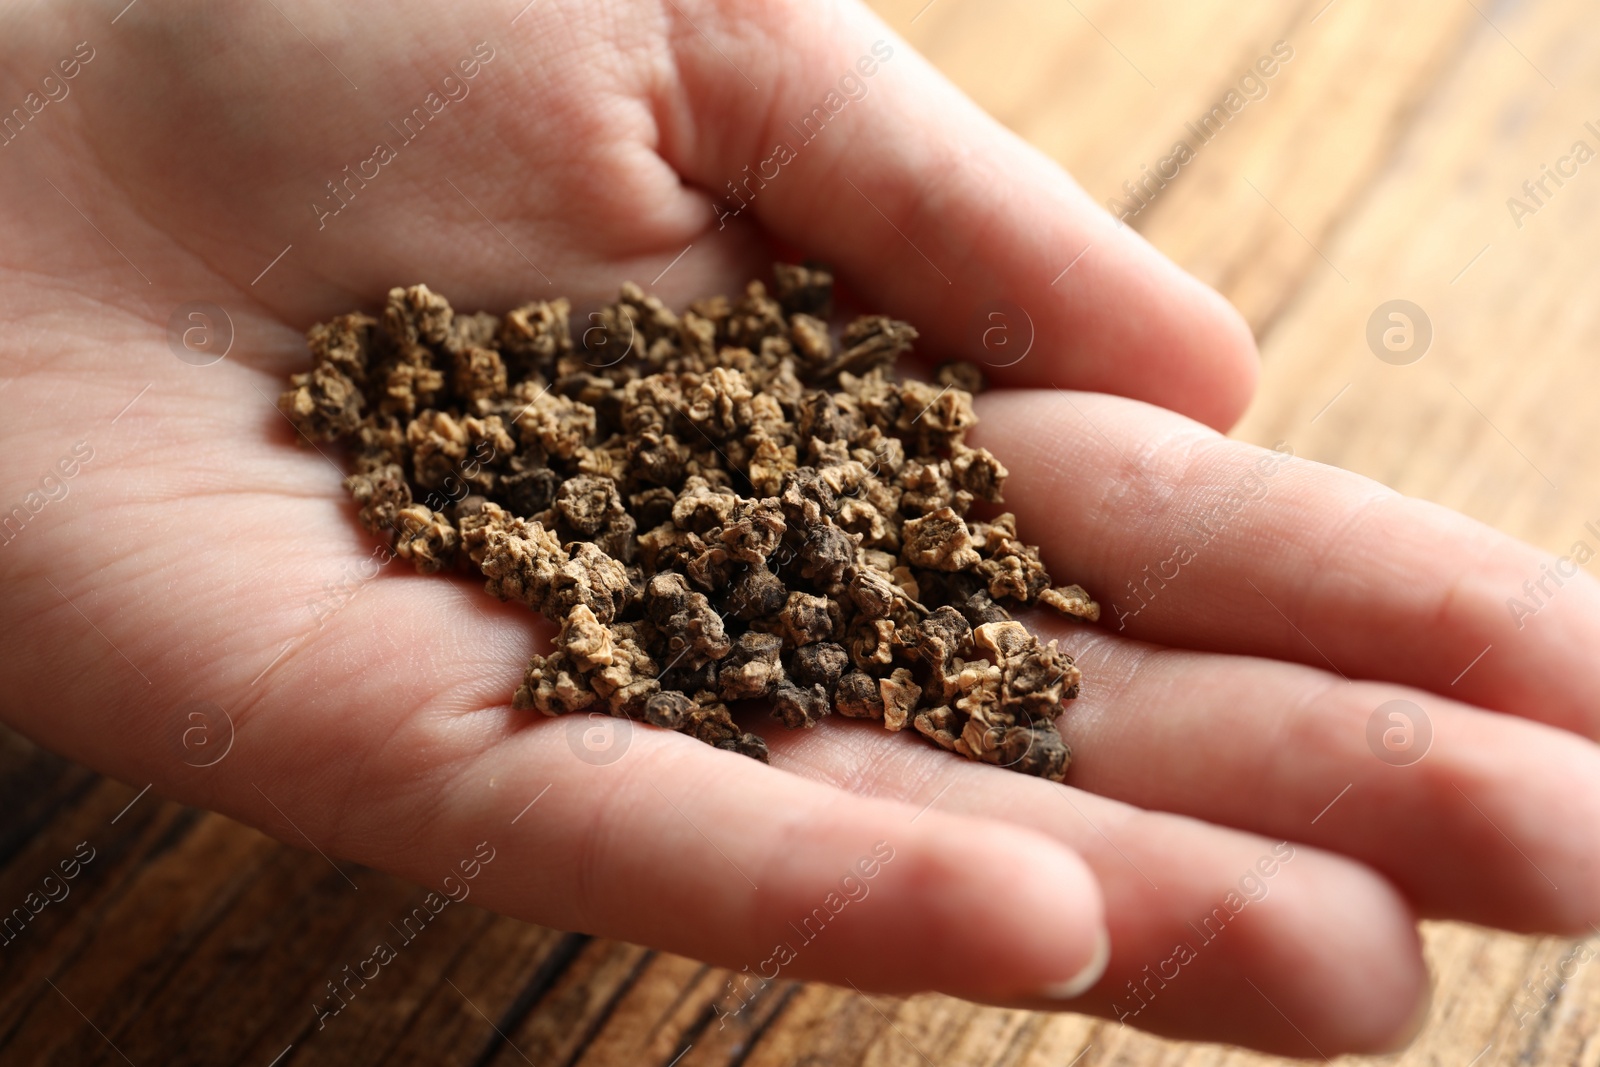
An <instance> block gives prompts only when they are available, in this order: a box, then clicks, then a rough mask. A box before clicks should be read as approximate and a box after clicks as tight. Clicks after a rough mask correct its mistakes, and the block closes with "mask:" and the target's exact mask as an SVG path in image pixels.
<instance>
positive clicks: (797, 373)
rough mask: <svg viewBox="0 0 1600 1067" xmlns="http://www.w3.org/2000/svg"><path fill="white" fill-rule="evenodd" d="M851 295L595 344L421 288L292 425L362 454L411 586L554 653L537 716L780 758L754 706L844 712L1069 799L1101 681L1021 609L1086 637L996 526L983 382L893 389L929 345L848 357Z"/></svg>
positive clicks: (612, 326)
mask: <svg viewBox="0 0 1600 1067" xmlns="http://www.w3.org/2000/svg"><path fill="white" fill-rule="evenodd" d="M832 288H833V279H832V277H831V275H829V274H828V272H827V271H825V270H823V269H820V268H814V267H797V266H789V265H783V264H780V265H778V266H777V267H776V268H775V284H774V287H773V290H772V292H771V293H770V294H769V292H768V289H767V288H766V286H764V285H763V284H762V283H761V282H759V281H753V282H751V283H750V284H749V286H748V287H747V288H746V289H745V293H744V295H743V296H742V297H741V298H740V299H738V300H734V301H730V300H728V299H727V298H725V297H720V296H718V297H711V298H709V299H704V300H700V301H697V302H695V303H693V304H691V305H690V306H689V308H688V309H687V310H686V311H684V312H683V313H682V314H675V313H673V312H672V311H671V310H669V309H668V308H667V307H665V306H664V305H663V304H662V303H661V302H660V301H659V300H657V299H656V298H654V297H651V296H646V295H645V294H644V293H643V292H642V291H641V290H640V289H639V288H638V286H635V285H633V284H631V283H630V284H627V285H624V286H623V288H622V293H621V296H620V297H619V299H618V300H617V301H616V303H614V304H611V305H609V306H607V307H605V308H603V309H601V310H600V311H598V312H596V313H594V314H593V315H591V316H590V325H589V327H588V328H587V329H585V330H583V331H582V333H581V335H580V336H579V337H578V339H577V341H576V343H575V342H574V337H573V331H572V328H571V324H570V322H569V317H570V311H571V308H570V305H569V304H568V302H567V301H566V300H560V299H558V300H552V301H548V302H547V301H539V302H535V303H531V304H527V305H525V306H523V307H519V308H517V309H516V310H514V311H512V312H510V313H509V314H507V315H506V316H505V317H504V318H501V317H497V316H495V315H490V314H486V313H483V312H479V313H477V314H474V315H462V314H457V313H455V312H454V311H452V309H451V307H450V305H449V303H447V302H446V301H445V299H444V298H443V297H441V296H439V295H438V294H436V293H433V292H431V291H430V290H429V289H428V288H427V287H425V286H422V285H415V286H412V287H410V288H408V289H398V288H397V289H394V290H391V291H390V293H389V298H388V303H387V304H386V305H385V307H384V309H383V313H382V315H381V316H380V317H377V318H374V317H372V316H370V315H365V314H361V313H359V312H357V313H352V314H349V315H342V316H340V317H338V318H336V319H334V320H333V321H331V322H328V323H324V324H322V325H318V326H315V327H313V328H312V329H311V330H310V331H309V333H308V335H307V337H308V340H309V343H310V348H311V355H312V358H313V367H312V369H311V370H310V371H309V372H308V373H305V374H297V375H295V376H294V378H293V379H292V388H290V389H289V390H288V391H287V392H285V393H284V394H283V395H282V397H281V398H280V399H279V402H278V403H279V407H280V408H281V410H282V411H283V412H284V414H286V415H287V416H288V417H289V418H290V420H291V421H292V422H293V423H294V424H295V426H296V427H298V428H299V430H300V431H301V432H302V433H303V434H304V435H305V436H306V437H307V438H309V439H310V440H312V441H316V442H329V441H333V442H342V443H344V444H346V445H347V446H348V447H349V449H350V452H351V454H352V457H353V464H354V471H355V473H353V474H351V475H350V477H348V478H347V479H346V480H345V486H346V488H348V489H349V491H350V493H351V495H352V496H353V497H354V498H355V501H356V503H358V504H359V505H360V508H361V510H360V521H361V524H362V526H363V527H365V528H366V529H367V530H368V531H370V532H371V533H373V534H376V535H378V536H380V537H382V538H384V539H385V540H386V541H387V542H388V543H389V544H390V545H392V550H393V552H394V553H395V554H396V555H398V556H401V557H403V558H406V559H409V560H411V562H412V563H413V564H414V565H415V566H416V568H417V569H418V570H419V571H422V572H424V573H435V572H440V571H445V570H450V569H461V570H469V571H471V572H473V573H479V572H481V573H482V574H483V576H484V577H486V578H487V579H488V581H487V586H486V587H487V589H488V591H489V592H491V593H494V594H495V595H496V596H498V597H500V598H501V599H502V600H508V599H510V600H518V601H521V602H522V603H524V604H526V605H528V607H530V608H533V609H535V610H537V611H539V612H541V613H543V614H544V616H545V617H546V618H547V619H549V620H550V621H551V622H553V623H555V624H557V625H558V626H559V627H560V632H559V635H558V636H557V638H556V641H555V647H554V650H553V652H552V653H551V654H550V655H536V656H534V657H533V659H532V661H531V662H530V663H529V664H528V669H527V674H526V677H525V679H524V682H523V684H522V686H521V687H520V688H519V689H518V690H517V693H516V697H515V706H516V707H517V708H519V709H528V708H537V709H538V710H539V711H541V712H544V713H545V714H547V715H561V714H567V713H570V712H592V711H604V712H608V713H610V714H612V715H617V716H624V717H627V718H629V719H636V720H640V721H643V722H647V723H650V724H652V725H655V726H659V727H663V728H665V729H670V730H680V731H682V732H684V733H687V734H690V735H691V736H694V737H696V738H699V739H700V740H702V741H705V742H708V743H710V744H713V745H715V746H717V747H718V748H724V749H730V750H732V751H736V752H742V753H744V754H746V755H750V756H754V757H756V758H758V759H765V758H766V755H767V746H766V743H765V742H764V741H762V740H761V738H759V737H757V736H756V735H754V734H750V733H747V732H745V731H743V730H741V729H740V728H739V726H738V725H737V723H736V722H735V721H734V719H733V718H732V716H731V714H730V712H729V704H730V703H732V702H737V701H760V702H763V703H764V704H766V705H767V706H769V707H770V708H771V709H772V714H773V716H774V717H776V718H777V719H779V720H781V721H782V722H783V723H784V724H785V725H787V726H791V727H811V726H814V725H816V723H817V722H818V721H820V720H821V719H822V718H823V717H824V716H826V715H828V714H829V713H830V712H837V713H838V714H840V715H845V716H848V717H850V718H859V719H875V720H877V721H879V722H881V723H882V724H883V725H884V727H885V728H886V729H889V730H904V729H906V728H908V727H909V728H911V729H913V730H915V731H917V732H918V733H920V734H923V735H924V736H926V737H928V738H929V739H931V740H932V741H934V742H936V743H938V744H939V745H941V746H942V747H944V748H946V749H949V750H952V751H954V752H959V753H960V754H961V755H963V756H967V757H969V758H971V759H978V760H983V761H985V762H988V763H993V764H998V765H1002V766H1008V767H1013V768H1015V769H1017V770H1020V771H1024V772H1026V773H1029V774H1036V775H1041V776H1043V777H1046V778H1051V779H1054V780H1057V781H1059V780H1060V779H1061V778H1062V776H1063V775H1064V774H1065V773H1066V768H1067V763H1068V760H1069V759H1070V753H1069V752H1068V750H1067V747H1066V745H1065V744H1064V743H1063V741H1062V739H1061V737H1060V735H1059V733H1058V732H1057V730H1056V725H1055V720H1056V718H1057V717H1058V716H1059V715H1060V714H1061V710H1062V708H1061V702H1062V701H1063V700H1066V699H1070V698H1072V697H1074V696H1076V695H1077V690H1078V681H1079V673H1078V669H1077V668H1076V667H1075V666H1073V662H1072V658H1071V657H1070V656H1068V655H1067V654H1066V653H1064V652H1062V651H1060V649H1059V648H1058V647H1057V643H1056V642H1055V641H1051V642H1049V643H1048V644H1041V643H1040V642H1039V641H1038V640H1037V639H1035V638H1034V637H1033V635H1032V634H1030V633H1029V632H1028V631H1027V630H1026V629H1025V628H1024V627H1023V626H1022V624H1021V623H1018V622H1016V621H1013V620H1012V618H1011V616H1010V615H1009V614H1008V612H1007V610H1006V608H1007V606H1008V605H1018V604H1043V605H1046V606H1049V607H1051V608H1054V609H1056V610H1058V611H1060V612H1063V613H1065V614H1067V615H1072V616H1078V617H1080V618H1085V619H1089V620H1094V619H1097V618H1098V617H1099V607H1098V605H1096V604H1095V603H1094V602H1093V601H1091V600H1090V599H1089V597H1088V595H1087V594H1086V593H1085V592H1084V591H1083V590H1082V589H1081V588H1079V587H1078V586H1075V585H1073V586H1066V587H1056V586H1053V585H1052V582H1051V580H1050V576H1049V575H1048V574H1047V573H1046V571H1045V568H1044V566H1043V564H1042V563H1041V562H1040V559H1039V552H1038V550H1037V549H1036V548H1035V547H1033V546H1031V545H1027V544H1024V543H1022V542H1021V541H1019V540H1018V539H1017V531H1016V522H1015V519H1014V517H1013V516H1012V515H1010V514H1009V513H1007V514H1002V515H1000V516H999V517H997V518H994V519H993V520H991V521H988V522H979V521H971V520H968V519H967V517H966V516H967V513H968V510H969V509H970V508H971V507H972V505H973V504H975V503H976V502H978V501H987V502H999V500H1000V489H1001V485H1002V483H1003V481H1004V480H1005V477H1006V470H1005V468H1004V467H1003V466H1001V465H1000V463H999V461H998V460H996V459H995V457H994V456H993V455H991V454H990V453H989V452H988V451H986V450H984V449H982V448H972V447H969V446H968V445H967V444H966V443H965V441H964V438H965V436H966V433H967V431H968V430H969V429H970V428H971V427H972V426H973V425H974V424H975V423H976V421H977V420H976V418H975V416H974V415H973V411H972V391H973V390H976V389H981V388H982V375H981V374H980V373H978V371H977V369H976V368H975V367H973V366H972V365H971V364H963V363H956V364H947V365H945V366H944V367H941V368H940V369H939V371H938V373H937V375H936V378H935V381H934V382H932V383H929V382H922V381H902V380H897V378H896V377H895V374H894V363H895V361H896V359H897V358H898V357H899V356H901V355H902V354H905V353H907V352H909V351H910V350H911V346H912V342H913V341H914V340H915V338H916V336H917V334H916V331H915V330H913V329H912V328H911V327H910V326H909V325H907V324H906V323H903V322H898V321H895V320H893V319H889V318H885V317H882V316H875V315H873V316H863V317H860V318H857V319H856V320H855V321H853V322H851V323H850V324H849V325H848V326H846V327H844V329H843V331H842V332H841V333H839V334H838V335H837V336H836V335H835V334H834V333H833V332H831V331H830V328H829V319H830V316H831V305H832Z"/></svg>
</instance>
